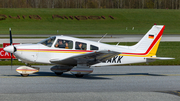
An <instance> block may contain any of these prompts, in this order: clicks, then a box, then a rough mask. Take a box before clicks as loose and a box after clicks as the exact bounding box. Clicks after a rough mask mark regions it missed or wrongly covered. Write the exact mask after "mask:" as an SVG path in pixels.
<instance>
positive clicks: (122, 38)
mask: <svg viewBox="0 0 180 101" xmlns="http://www.w3.org/2000/svg"><path fill="white" fill-rule="evenodd" d="M52 36H54V35H52ZM68 36H72V37H81V38H82V39H86V40H91V41H96V42H97V41H99V40H100V39H101V37H102V35H68ZM143 36H144V35H107V36H106V37H105V38H103V39H102V40H101V42H138V41H139V40H140V39H141V38H142V37H143ZM3 37H5V38H3ZM7 37H9V36H8V35H0V40H1V41H0V44H3V43H9V39H8V38H7ZM15 37H24V38H15ZM28 37H31V38H28ZM33 37H38V38H33ZM41 37H42V38H41ZM45 37H47V38H48V37H50V36H49V35H13V43H37V42H40V41H42V40H44V39H45ZM163 41H168V42H174V41H180V35H163V37H162V39H161V42H163Z"/></svg>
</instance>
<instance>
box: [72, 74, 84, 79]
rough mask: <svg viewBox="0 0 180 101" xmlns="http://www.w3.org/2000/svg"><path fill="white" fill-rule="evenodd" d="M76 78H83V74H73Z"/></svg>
mask: <svg viewBox="0 0 180 101" xmlns="http://www.w3.org/2000/svg"><path fill="white" fill-rule="evenodd" d="M74 75H75V76H76V77H78V78H81V77H83V76H84V74H74Z"/></svg>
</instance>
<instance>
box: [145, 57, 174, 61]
mask: <svg viewBox="0 0 180 101" xmlns="http://www.w3.org/2000/svg"><path fill="white" fill-rule="evenodd" d="M146 59H147V60H171V59H175V58H168V57H148V58H146Z"/></svg>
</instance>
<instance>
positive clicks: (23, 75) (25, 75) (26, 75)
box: [21, 74, 29, 77]
mask: <svg viewBox="0 0 180 101" xmlns="http://www.w3.org/2000/svg"><path fill="white" fill-rule="evenodd" d="M21 76H22V77H28V76H29V74H21Z"/></svg>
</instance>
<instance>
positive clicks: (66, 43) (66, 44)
mask: <svg viewBox="0 0 180 101" xmlns="http://www.w3.org/2000/svg"><path fill="white" fill-rule="evenodd" d="M54 47H56V48H65V49H72V48H73V41H71V40H64V39H58V40H57V42H56V43H55V45H54Z"/></svg>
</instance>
